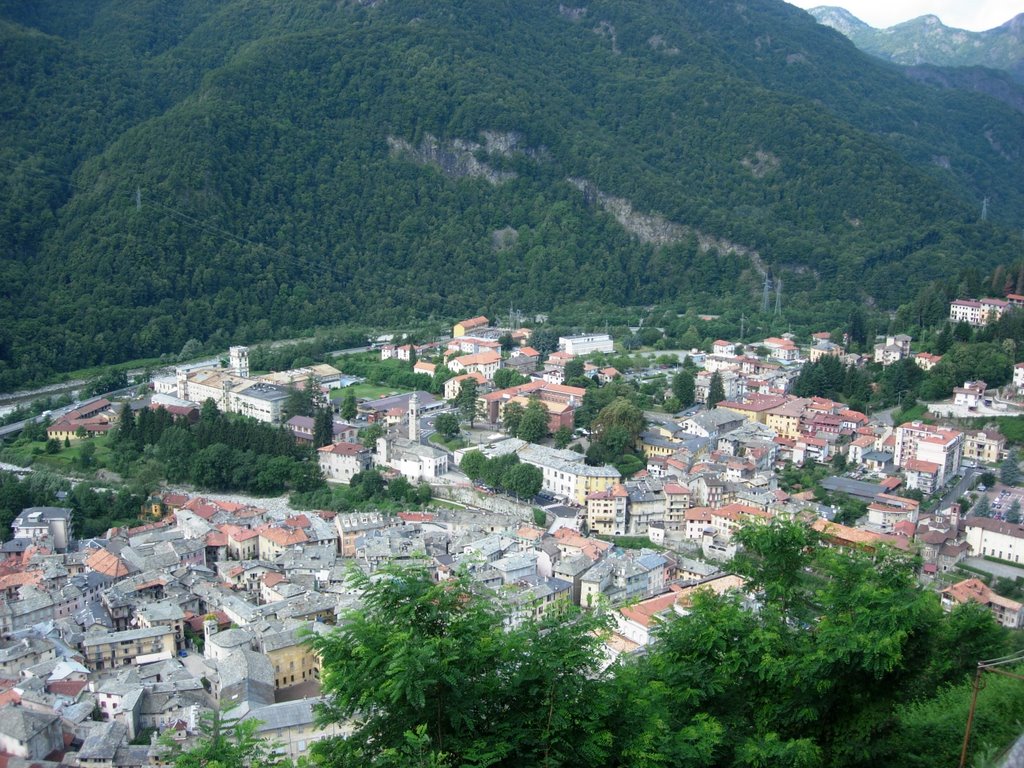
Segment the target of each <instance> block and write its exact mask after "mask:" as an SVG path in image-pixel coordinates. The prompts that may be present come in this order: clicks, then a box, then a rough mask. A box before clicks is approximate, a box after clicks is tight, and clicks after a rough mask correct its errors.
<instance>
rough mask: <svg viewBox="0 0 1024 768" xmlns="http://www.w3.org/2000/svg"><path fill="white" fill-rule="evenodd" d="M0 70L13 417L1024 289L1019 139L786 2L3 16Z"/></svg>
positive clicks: (6, 359) (122, 9) (3, 316)
mask: <svg viewBox="0 0 1024 768" xmlns="http://www.w3.org/2000/svg"><path fill="white" fill-rule="evenodd" d="M0 56H3V60H4V61H5V63H6V64H5V66H4V67H3V68H0V94H2V101H3V104H4V128H5V133H6V141H5V142H4V143H3V145H2V146H0V167H2V168H3V174H0V200H2V204H0V211H2V213H0V280H2V284H3V286H4V297H5V300H4V301H3V302H0V389H5V388H9V387H11V386H15V385H17V384H21V383H25V382H28V381H31V380H39V379H42V378H44V377H46V376H48V375H50V374H51V373H52V372H54V371H58V370H71V369H74V368H77V367H81V366H83V365H89V364H96V363H110V362H115V361H119V360H123V359H128V358H132V357H139V356H151V355H157V354H160V353H163V352H169V351H173V352H176V351H177V350H178V349H180V348H181V346H182V345H183V344H184V343H185V342H186V341H187V340H189V339H192V338H197V339H200V340H202V341H209V342H211V343H216V344H218V345H221V346H225V345H227V344H228V343H229V342H251V341H255V340H258V339H261V338H268V337H271V336H284V335H289V334H295V333H298V332H302V331H305V330H308V329H310V328H312V327H314V326H316V325H323V324H330V323H344V322H360V323H367V324H374V323H377V324H393V323H396V322H402V321H405V320H408V319H421V318H425V317H430V316H435V317H438V318H444V317H452V316H458V315H464V314H476V313H479V312H492V313H493V312H496V311H498V310H507V308H508V306H509V304H510V303H514V304H515V305H516V306H517V307H521V308H523V309H527V310H538V311H540V310H548V309H550V308H551V307H553V306H556V305H559V304H565V303H567V302H573V301H582V300H587V301H590V302H592V303H593V302H596V303H599V304H601V303H603V304H608V305H615V306H619V307H622V306H636V305H648V304H654V303H663V304H671V305H673V306H676V307H679V308H680V309H682V308H684V307H688V306H698V307H699V308H700V309H701V310H703V311H716V310H721V309H722V308H723V307H733V308H735V307H741V308H745V309H747V308H749V309H750V310H754V309H756V308H757V307H758V306H759V304H760V285H761V280H762V272H763V271H764V270H766V269H767V270H770V271H771V272H772V273H773V274H776V275H781V276H782V279H783V282H784V284H785V286H786V295H787V299H788V304H789V305H791V306H795V307H799V308H800V310H799V311H801V312H803V313H805V314H806V313H812V314H813V313H814V312H819V313H824V312H826V311H827V312H830V313H832V314H833V315H834V313H835V311H836V307H842V306H844V305H849V304H852V303H862V302H867V303H869V304H874V305H875V306H878V307H881V308H895V307H896V306H898V305H899V304H900V303H902V302H904V301H906V300H908V299H909V298H910V297H912V296H913V295H914V294H915V292H916V291H917V290H918V289H919V288H920V287H921V286H922V285H925V284H926V283H927V282H928V281H929V280H931V279H934V278H936V277H939V276H943V277H948V276H949V275H955V274H957V273H958V272H959V271H961V270H963V269H964V268H977V269H978V270H981V271H984V270H986V269H988V268H989V267H991V266H994V265H995V264H997V263H1010V262H1011V261H1013V260H1015V259H1017V258H1019V257H1020V250H1021V240H1020V236H1019V232H1020V225H1021V223H1022V222H1021V221H1020V220H1019V217H1020V212H1021V211H1022V210H1024V115H1021V114H1020V113H1017V112H1014V111H1013V110H1012V109H1011V108H1009V107H1007V106H1004V105H1002V104H999V103H997V102H995V101H993V100H990V99H988V98H986V97H984V96H981V95H974V94H967V93H961V92H959V91H940V90H938V89H935V88H931V87H928V86H925V85H920V84H916V83H912V82H909V81H908V80H907V79H906V78H905V77H904V76H903V75H902V74H901V73H900V72H899V71H898V70H897V69H896V68H895V67H891V66H890V65H887V64H885V63H882V62H878V61H876V60H875V59H872V58H870V57H868V56H866V55H864V54H862V53H860V52H858V51H857V50H856V49H855V48H854V46H853V45H852V44H851V43H849V42H848V41H847V40H845V39H844V38H843V37H841V36H840V35H839V34H838V33H836V32H834V31H833V30H830V29H826V28H824V27H822V26H820V25H818V24H817V23H816V22H815V21H814V19H813V18H812V17H811V16H809V15H808V14H806V13H804V12H802V11H799V10H797V9H795V8H793V7H791V6H788V5H786V4H784V3H782V2H776V0H758V1H757V2H747V3H742V4H734V3H706V2H697V1H696V0H653V1H651V2H642V3H641V2H629V1H628V0H619V1H616V2H612V1H611V0H609V1H607V2H594V3H590V4H588V5H587V6H585V7H582V6H581V7H578V8H569V7H566V6H564V5H559V4H558V3H553V2H541V1H540V0H523V1H522V2H517V3H514V4H498V3H486V2H479V1H476V2H474V1H470V0H464V1H462V2H460V1H458V0H445V1H438V0H434V1H432V2H427V1H426V0H408V1H403V2H384V3H370V4H360V3H354V2H353V3H310V2H298V1H297V0H222V1H221V2H213V0H207V1H206V2H200V1H199V0H193V1H192V2H181V3H172V4H167V3H162V2H158V1H157V0H150V1H149V2H134V1H131V0H97V1H96V2H93V3H88V4H85V3H80V2H74V1H73V0H40V2H35V3H31V4H27V3H22V2H19V0H5V1H4V2H0ZM983 198H988V200H989V208H988V210H989V214H990V215H989V220H988V221H987V222H981V221H979V213H980V210H981V201H982V199H983ZM734 246H735V248H734ZM828 319H830V320H833V321H834V319H835V318H834V317H830V318H828Z"/></svg>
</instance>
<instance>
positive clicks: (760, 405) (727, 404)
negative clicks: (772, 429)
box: [716, 392, 786, 424]
mask: <svg viewBox="0 0 1024 768" xmlns="http://www.w3.org/2000/svg"><path fill="white" fill-rule="evenodd" d="M785 403H786V398H785V397H782V396H781V395H761V394H758V393H756V392H748V393H747V394H746V395H745V396H744V397H743V400H742V401H739V400H723V401H722V402H720V403H719V404H718V405H717V406H716V408H718V409H719V410H722V411H732V412H733V413H738V414H739V415H740V416H742V417H743V418H745V419H747V420H748V421H756V422H757V423H758V424H767V423H768V412H769V411H770V410H772V409H773V408H778V407H779V406H780V405H783V404H785Z"/></svg>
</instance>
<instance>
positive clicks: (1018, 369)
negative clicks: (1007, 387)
mask: <svg viewBox="0 0 1024 768" xmlns="http://www.w3.org/2000/svg"><path fill="white" fill-rule="evenodd" d="M1013 386H1015V387H1016V388H1017V394H1018V395H1024V363H1017V364H1016V365H1015V366H1013Z"/></svg>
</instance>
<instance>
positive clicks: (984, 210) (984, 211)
mask: <svg viewBox="0 0 1024 768" xmlns="http://www.w3.org/2000/svg"><path fill="white" fill-rule="evenodd" d="M981 220H982V221H988V198H987V197H986V198H985V199H984V200H982V201H981Z"/></svg>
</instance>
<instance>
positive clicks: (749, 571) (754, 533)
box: [731, 519, 816, 610]
mask: <svg viewBox="0 0 1024 768" xmlns="http://www.w3.org/2000/svg"><path fill="white" fill-rule="evenodd" d="M734 538H735V539H736V541H737V542H738V543H739V544H742V545H743V548H742V550H740V552H738V553H737V555H736V557H735V558H733V561H732V565H731V567H732V569H734V570H735V571H736V573H739V574H741V575H742V576H745V577H746V578H747V587H748V588H749V589H750V590H751V591H760V592H763V593H764V596H765V600H767V601H769V602H772V603H777V604H778V605H779V606H780V607H781V608H782V610H787V609H788V608H790V606H791V603H792V601H793V600H794V598H795V596H796V595H797V593H798V591H799V590H800V589H801V588H802V582H801V577H802V575H803V569H804V567H805V566H806V565H807V564H808V563H809V562H810V559H811V549H810V548H811V545H813V544H815V543H816V542H815V539H814V537H813V536H812V535H811V531H810V530H809V529H808V528H807V526H805V525H803V524H802V523H797V522H789V521H784V520H779V519H775V520H771V521H770V522H768V523H758V522H751V523H747V524H746V525H743V526H741V527H740V529H739V530H738V531H736V533H735V535H734Z"/></svg>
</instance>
